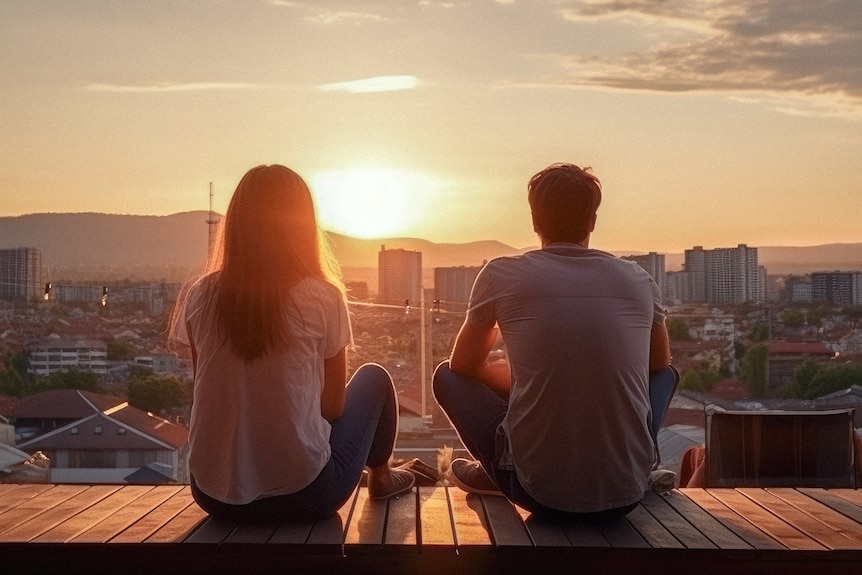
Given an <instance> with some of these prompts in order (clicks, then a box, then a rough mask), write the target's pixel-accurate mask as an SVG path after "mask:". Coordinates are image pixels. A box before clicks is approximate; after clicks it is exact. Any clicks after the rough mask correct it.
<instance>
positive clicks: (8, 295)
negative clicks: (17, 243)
mask: <svg viewBox="0 0 862 575" xmlns="http://www.w3.org/2000/svg"><path fill="white" fill-rule="evenodd" d="M44 291H45V272H44V270H43V267H42V253H41V252H40V251H39V250H38V249H36V248H11V249H2V250H0V299H16V300H33V299H39V298H40V297H42V295H43V294H44Z"/></svg>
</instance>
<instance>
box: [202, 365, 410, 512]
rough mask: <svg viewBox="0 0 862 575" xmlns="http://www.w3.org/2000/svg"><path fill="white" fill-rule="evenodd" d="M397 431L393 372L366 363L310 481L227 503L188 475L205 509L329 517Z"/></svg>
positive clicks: (387, 450)
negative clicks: (326, 459) (246, 500)
mask: <svg viewBox="0 0 862 575" xmlns="http://www.w3.org/2000/svg"><path fill="white" fill-rule="evenodd" d="M397 433H398V405H397V403H396V396H395V388H394V386H393V385H392V378H391V377H390V376H389V373H388V372H387V371H386V370H385V369H384V368H383V367H381V366H379V365H376V364H365V365H363V366H362V367H360V368H359V369H358V370H356V373H354V374H353V377H352V378H351V379H350V382H349V383H348V385H347V391H346V395H345V401H344V413H343V414H342V416H341V417H339V418H338V419H337V420H335V421H334V422H333V424H332V433H331V434H330V437H329V445H330V447H331V448H332V456H331V457H330V458H329V462H328V463H327V464H326V466H325V467H324V468H323V470H322V471H321V472H320V474H319V475H318V476H317V478H316V479H315V480H314V481H312V482H311V484H310V485H309V486H308V487H306V488H304V489H302V490H301V491H298V492H296V493H291V494H289V495H278V496H274V497H266V498H264V499H258V500H255V501H252V502H251V503H248V504H245V505H230V504H227V503H223V502H221V501H218V500H216V499H213V498H212V497H210V496H208V495H207V494H205V493H203V492H202V491H201V490H200V489H199V488H198V486H197V484H196V483H195V480H194V477H192V481H191V484H192V485H191V487H192V495H193V496H194V499H195V501H196V502H197V503H198V505H200V506H201V508H202V509H203V510H204V511H206V512H207V513H209V514H210V515H213V516H216V517H220V518H226V519H234V520H236V519H283V520H299V521H313V520H317V519H322V518H325V517H329V516H331V515H333V514H334V513H335V512H336V511H338V509H339V508H340V507H341V506H342V505H343V504H344V502H345V501H347V498H348V497H350V494H351V493H352V492H353V490H354V488H355V487H356V485H357V484H358V483H359V479H360V477H361V476H362V469H363V468H364V467H365V466H366V465H367V466H369V467H379V466H381V465H385V464H387V463H388V461H389V458H390V456H391V455H392V448H393V447H394V446H395V436H396V435H397ZM277 440H278V439H277V438H273V441H277Z"/></svg>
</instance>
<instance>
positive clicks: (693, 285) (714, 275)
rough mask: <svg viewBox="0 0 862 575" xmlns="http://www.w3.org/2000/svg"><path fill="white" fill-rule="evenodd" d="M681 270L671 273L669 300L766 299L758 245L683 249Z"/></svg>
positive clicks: (712, 302)
mask: <svg viewBox="0 0 862 575" xmlns="http://www.w3.org/2000/svg"><path fill="white" fill-rule="evenodd" d="M683 270H684V271H682V272H678V274H675V275H673V277H672V278H670V277H669V278H668V280H669V281H670V280H671V279H672V280H673V286H671V289H670V290H669V291H670V292H671V293H670V294H669V295H668V296H667V297H668V298H669V299H670V300H671V301H672V300H673V299H674V297H670V296H671V295H672V296H675V298H678V301H683V302H695V303H696V302H705V303H708V304H710V305H728V304H741V303H746V302H762V301H765V300H766V268H764V267H763V266H760V265H758V263H757V248H750V247H748V246H746V245H745V244H739V245H738V246H737V247H735V248H716V249H712V250H705V249H703V247H701V246H695V247H694V248H692V249H690V250H685V264H684V268H683Z"/></svg>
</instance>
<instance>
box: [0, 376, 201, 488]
mask: <svg viewBox="0 0 862 575" xmlns="http://www.w3.org/2000/svg"><path fill="white" fill-rule="evenodd" d="M12 415H13V416H14V418H15V423H16V430H17V432H18V434H19V436H20V437H21V439H20V440H19V442H18V444H17V448H18V449H21V450H23V451H26V452H28V453H33V452H35V451H42V452H43V453H45V454H46V455H47V456H48V458H50V460H51V472H50V481H52V482H54V483H135V482H138V483H174V482H176V483H187V482H188V479H189V477H188V435H189V434H188V430H186V429H185V428H183V427H181V426H179V425H176V424H174V423H171V422H169V421H167V420H165V419H164V418H162V417H158V416H155V415H153V414H152V413H148V412H145V411H142V410H140V409H137V408H135V407H132V406H130V405H129V404H128V402H127V401H125V400H123V399H121V398H116V397H111V396H107V395H101V394H97V393H92V392H88V391H80V390H65V389H64V390H53V391H46V392H43V393H39V394H36V395H32V396H30V397H27V398H24V399H23V400H21V401H20V402H19V403H18V404H17V405H16V406H15V407H14V413H13V414H12Z"/></svg>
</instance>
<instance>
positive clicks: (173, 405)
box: [127, 375, 191, 413]
mask: <svg viewBox="0 0 862 575" xmlns="http://www.w3.org/2000/svg"><path fill="white" fill-rule="evenodd" d="M127 395H128V398H129V404H131V405H132V406H134V407H137V408H138V409H143V410H144V411H151V412H153V413H167V412H170V411H176V410H179V409H182V408H183V407H185V406H187V405H188V404H189V402H190V401H191V393H190V390H189V387H188V385H187V384H186V383H185V382H184V381H183V380H181V379H180V378H178V377H176V376H159V375H136V376H133V377H132V378H131V379H130V380H129V385H128V389H127Z"/></svg>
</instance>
